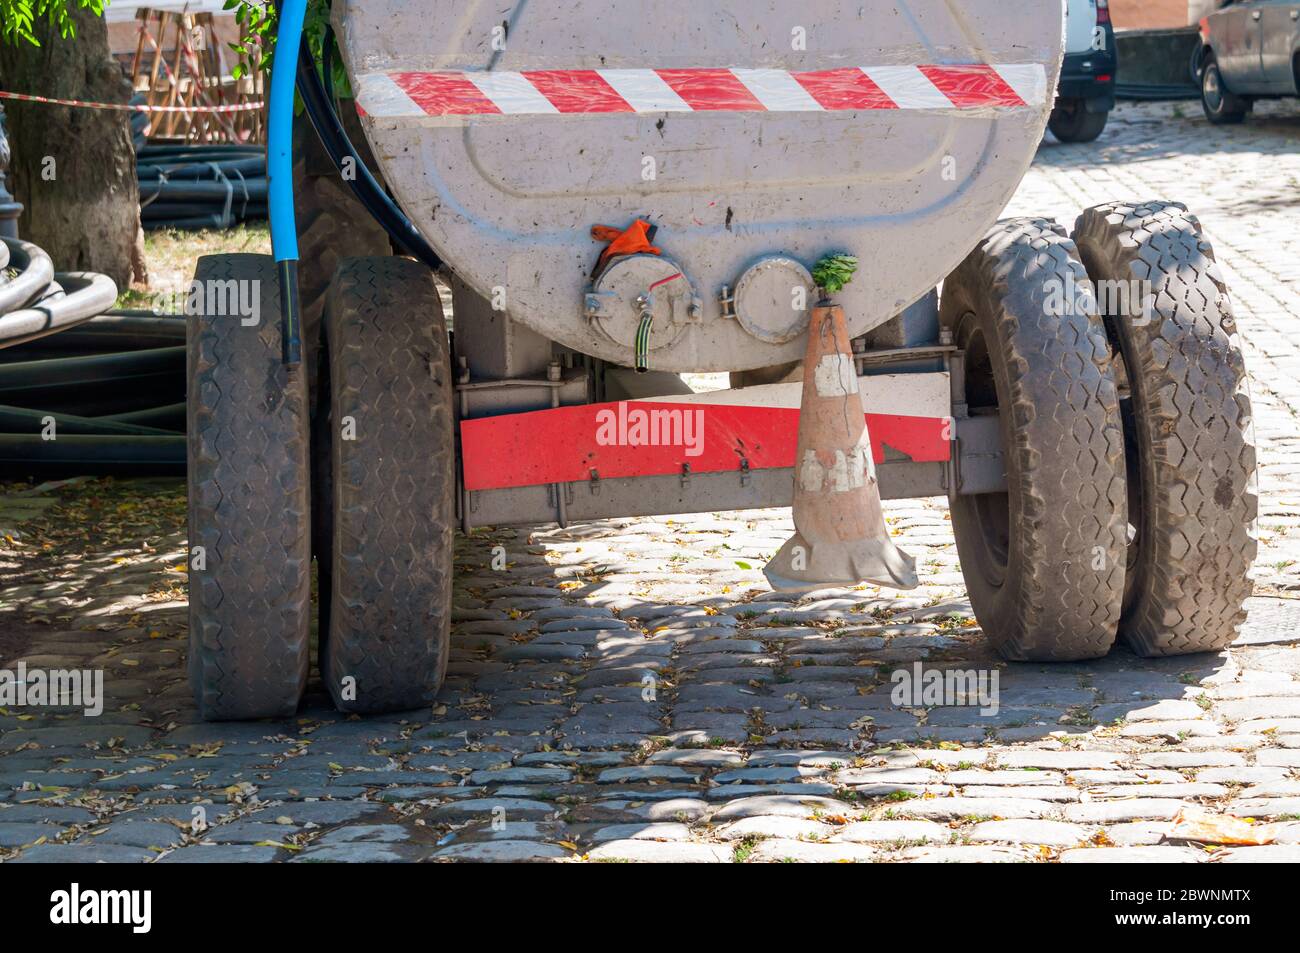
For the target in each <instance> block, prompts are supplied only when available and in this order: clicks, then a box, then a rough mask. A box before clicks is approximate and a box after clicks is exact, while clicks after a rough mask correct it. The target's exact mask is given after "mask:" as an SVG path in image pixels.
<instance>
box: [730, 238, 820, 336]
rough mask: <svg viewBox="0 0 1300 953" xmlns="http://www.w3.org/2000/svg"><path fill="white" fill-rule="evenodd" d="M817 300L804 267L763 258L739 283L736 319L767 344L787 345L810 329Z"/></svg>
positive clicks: (780, 259) (781, 258) (784, 261)
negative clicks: (810, 319)
mask: <svg viewBox="0 0 1300 953" xmlns="http://www.w3.org/2000/svg"><path fill="white" fill-rule="evenodd" d="M816 299H817V289H816V287H815V286H814V285H813V278H812V275H811V274H810V273H809V272H808V269H807V268H805V267H804V266H803V265H802V264H800V263H799V262H797V261H795V260H794V259H793V258H786V257H783V256H780V257H772V258H764V259H763V260H762V261H760V262H758V263H757V264H756V265H754V266H753V267H751V268H750V269H749V270H748V271H746V272H745V273H744V274H743V275H741V276H740V281H738V282H736V296H735V305H734V307H735V310H736V320H737V321H739V322H740V326H741V327H742V328H744V329H745V330H746V331H748V332H749V333H750V334H751V335H753V336H754V337H756V338H758V340H760V341H762V342H763V343H765V344H785V343H786V342H787V341H792V340H794V339H795V338H797V337H798V336H799V335H801V334H803V333H804V331H806V330H807V329H808V320H809V316H810V315H811V314H812V306H813V303H814V302H815V301H816Z"/></svg>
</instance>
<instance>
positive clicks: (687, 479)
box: [681, 463, 691, 490]
mask: <svg viewBox="0 0 1300 953" xmlns="http://www.w3.org/2000/svg"><path fill="white" fill-rule="evenodd" d="M681 481H682V489H683V490H685V489H687V488H688V487H690V485H691V465H690V464H689V463H683V464H682V476H681Z"/></svg>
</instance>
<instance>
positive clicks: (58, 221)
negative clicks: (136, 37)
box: [0, 7, 146, 290]
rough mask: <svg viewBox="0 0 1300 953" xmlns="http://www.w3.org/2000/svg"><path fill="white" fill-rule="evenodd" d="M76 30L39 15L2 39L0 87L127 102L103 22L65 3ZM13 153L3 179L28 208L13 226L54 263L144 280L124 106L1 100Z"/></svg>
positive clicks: (124, 283) (127, 89) (122, 280)
mask: <svg viewBox="0 0 1300 953" xmlns="http://www.w3.org/2000/svg"><path fill="white" fill-rule="evenodd" d="M69 16H71V18H72V20H73V22H74V23H75V25H76V30H77V35H76V38H75V39H68V40H64V39H62V38H61V37H60V36H59V34H58V31H57V30H55V29H52V28H51V27H50V25H49V23H48V22H47V20H46V19H45V18H43V17H37V18H36V22H35V24H34V25H33V32H34V33H35V34H36V37H37V39H39V40H40V42H41V45H40V46H32V45H31V44H30V43H27V42H26V41H23V40H15V41H14V42H12V43H6V44H0V87H2V88H4V89H8V90H10V91H12V92H18V93H31V94H35V95H39V96H50V97H57V98H59V99H79V100H83V101H87V102H103V103H125V102H127V101H128V100H129V99H130V97H131V84H130V82H129V81H128V80H127V79H126V77H125V76H124V75H123V73H122V70H121V68H120V67H119V66H118V64H117V62H116V61H114V60H113V59H112V57H111V56H110V55H109V51H108V27H107V26H106V25H105V24H104V21H103V20H102V19H101V18H100V17H97V16H95V15H94V14H92V13H90V12H89V11H87V10H83V9H81V8H79V7H78V8H76V9H75V10H70V11H69ZM5 113H6V119H7V125H8V128H9V144H10V147H11V148H12V150H13V159H12V163H11V165H10V170H9V182H10V187H11V188H12V190H13V192H14V194H15V196H16V197H17V199H18V201H20V202H22V203H23V204H24V205H25V206H26V207H25V208H24V210H23V214H22V217H21V218H20V219H19V222H18V229H19V234H20V235H21V236H22V237H23V238H25V239H27V240H28V241H32V242H35V243H36V244H37V245H40V246H41V247H42V248H44V249H45V250H46V251H47V252H48V253H49V255H50V258H51V259H53V261H54V267H55V268H56V269H57V270H59V271H97V272H100V273H102V274H106V275H108V276H109V277H111V278H112V279H113V280H114V281H115V282H117V286H118V288H119V290H125V289H126V288H127V287H128V286H129V285H130V284H131V283H132V281H133V280H134V281H138V282H144V281H145V280H146V274H145V267H144V234H143V232H142V231H141V229H140V190H139V186H138V184H137V183H136V175H135V150H134V148H133V147H132V144H131V129H130V114H129V113H127V112H126V111H122V110H106V109H86V108H73V107H68V106H52V105H50V104H48V103H27V102H20V101H16V100H10V101H8V103H7V104H6V109H5Z"/></svg>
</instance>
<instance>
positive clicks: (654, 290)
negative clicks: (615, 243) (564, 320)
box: [588, 255, 696, 351]
mask: <svg viewBox="0 0 1300 953" xmlns="http://www.w3.org/2000/svg"><path fill="white" fill-rule="evenodd" d="M592 292H594V294H593V295H592V296H591V298H589V302H588V314H589V315H590V316H591V318H592V321H593V322H594V323H595V325H596V326H597V327H599V328H600V329H601V330H602V331H603V332H605V335H606V336H607V337H608V338H609V339H610V340H611V341H613V342H614V343H615V344H617V345H619V346H620V347H624V348H631V347H634V346H635V344H636V336H637V329H638V328H639V327H640V325H641V317H642V315H643V314H644V312H645V311H646V310H649V312H650V313H651V314H652V315H653V316H654V324H653V326H652V330H651V332H650V342H649V349H650V350H651V351H657V350H659V349H660V348H665V347H668V346H669V345H670V344H672V343H673V342H674V341H676V340H677V338H678V337H680V336H681V334H682V332H683V331H685V330H686V327H687V324H688V323H689V322H690V320H691V310H692V308H693V306H694V305H695V304H696V302H695V293H694V291H693V289H692V288H691V283H690V281H689V280H688V279H687V277H686V275H685V274H684V273H683V272H682V270H681V268H679V267H678V266H677V265H676V263H674V262H673V261H672V260H670V259H668V258H662V257H660V256H658V255H628V256H627V257H625V258H618V259H615V260H614V261H612V262H610V264H609V266H608V267H607V268H606V269H605V270H604V271H603V272H601V274H600V277H599V278H597V279H596V281H595V282H594V284H593V285H592Z"/></svg>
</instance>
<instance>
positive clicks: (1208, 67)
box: [1201, 54, 1250, 126]
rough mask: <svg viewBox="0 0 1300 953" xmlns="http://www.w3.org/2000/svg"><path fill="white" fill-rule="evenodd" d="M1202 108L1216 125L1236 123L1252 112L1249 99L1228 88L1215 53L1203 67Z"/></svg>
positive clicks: (1207, 117)
mask: <svg viewBox="0 0 1300 953" xmlns="http://www.w3.org/2000/svg"><path fill="white" fill-rule="evenodd" d="M1201 108H1202V109H1204V110H1205V118H1206V119H1208V120H1209V121H1210V122H1212V123H1214V125H1216V126H1233V125H1236V124H1238V123H1240V122H1243V121H1244V120H1245V118H1246V113H1248V112H1250V102H1249V100H1246V99H1243V98H1242V97H1240V96H1237V95H1235V94H1233V93H1232V92H1230V91H1229V90H1228V87H1227V85H1226V84H1225V83H1224V81H1223V74H1222V73H1221V72H1220V71H1219V63H1218V60H1216V59H1215V58H1214V55H1213V54H1211V55H1210V56H1209V58H1208V59H1206V61H1205V65H1204V67H1202V69H1201Z"/></svg>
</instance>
